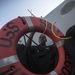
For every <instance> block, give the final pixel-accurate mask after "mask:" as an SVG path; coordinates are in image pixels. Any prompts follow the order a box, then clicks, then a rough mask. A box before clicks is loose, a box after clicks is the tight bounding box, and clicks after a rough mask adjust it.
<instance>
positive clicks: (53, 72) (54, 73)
mask: <svg viewBox="0 0 75 75" xmlns="http://www.w3.org/2000/svg"><path fill="white" fill-rule="evenodd" d="M50 75H58V74H57V73H56V72H55V71H52V72H50Z"/></svg>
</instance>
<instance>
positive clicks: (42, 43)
mask: <svg viewBox="0 0 75 75" xmlns="http://www.w3.org/2000/svg"><path fill="white" fill-rule="evenodd" d="M46 42H47V38H46V36H45V34H43V33H42V34H41V35H40V36H39V44H40V45H45V44H46Z"/></svg>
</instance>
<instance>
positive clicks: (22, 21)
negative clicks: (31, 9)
mask: <svg viewBox="0 0 75 75" xmlns="http://www.w3.org/2000/svg"><path fill="white" fill-rule="evenodd" d="M18 18H20V19H21V21H22V23H23V24H26V22H25V21H24V20H23V18H22V17H20V16H18Z"/></svg>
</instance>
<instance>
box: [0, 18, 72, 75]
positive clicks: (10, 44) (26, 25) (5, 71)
mask: <svg viewBox="0 0 75 75" xmlns="http://www.w3.org/2000/svg"><path fill="white" fill-rule="evenodd" d="M47 24H48V28H47V30H46V31H45V34H46V35H48V36H49V37H50V38H51V39H52V40H53V42H54V43H55V44H56V46H57V47H58V53H59V61H58V64H57V66H56V68H55V69H54V70H53V71H52V72H50V73H49V74H45V75H71V64H70V61H69V57H68V54H67V53H66V52H65V50H64V47H63V40H61V39H58V38H56V37H55V36H54V35H53V33H52V31H51V27H52V24H51V23H49V22H48V23H47ZM45 26H46V21H45V20H43V19H41V18H36V17H20V18H16V19H13V20H11V21H9V22H8V23H7V24H5V25H4V26H3V27H2V28H1V30H0V75H40V74H34V73H32V72H30V71H28V70H27V69H26V68H24V67H23V66H22V64H21V63H20V61H19V59H18V56H17V52H16V46H17V42H18V40H19V39H20V37H21V36H22V35H24V34H25V33H27V32H30V31H37V32H41V33H43V31H44V29H45ZM54 32H55V33H56V35H58V36H63V33H62V32H61V31H60V30H59V29H58V28H57V27H56V26H54Z"/></svg>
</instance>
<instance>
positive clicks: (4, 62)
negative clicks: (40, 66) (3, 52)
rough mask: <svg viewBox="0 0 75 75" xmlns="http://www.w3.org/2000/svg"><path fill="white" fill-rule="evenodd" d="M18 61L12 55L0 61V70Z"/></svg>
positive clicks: (15, 56) (16, 57)
mask: <svg viewBox="0 0 75 75" xmlns="http://www.w3.org/2000/svg"><path fill="white" fill-rule="evenodd" d="M18 61H19V59H18V56H17V55H13V56H10V57H6V58H3V59H0V68H2V67H5V66H8V65H10V64H13V63H16V62H18Z"/></svg>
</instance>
